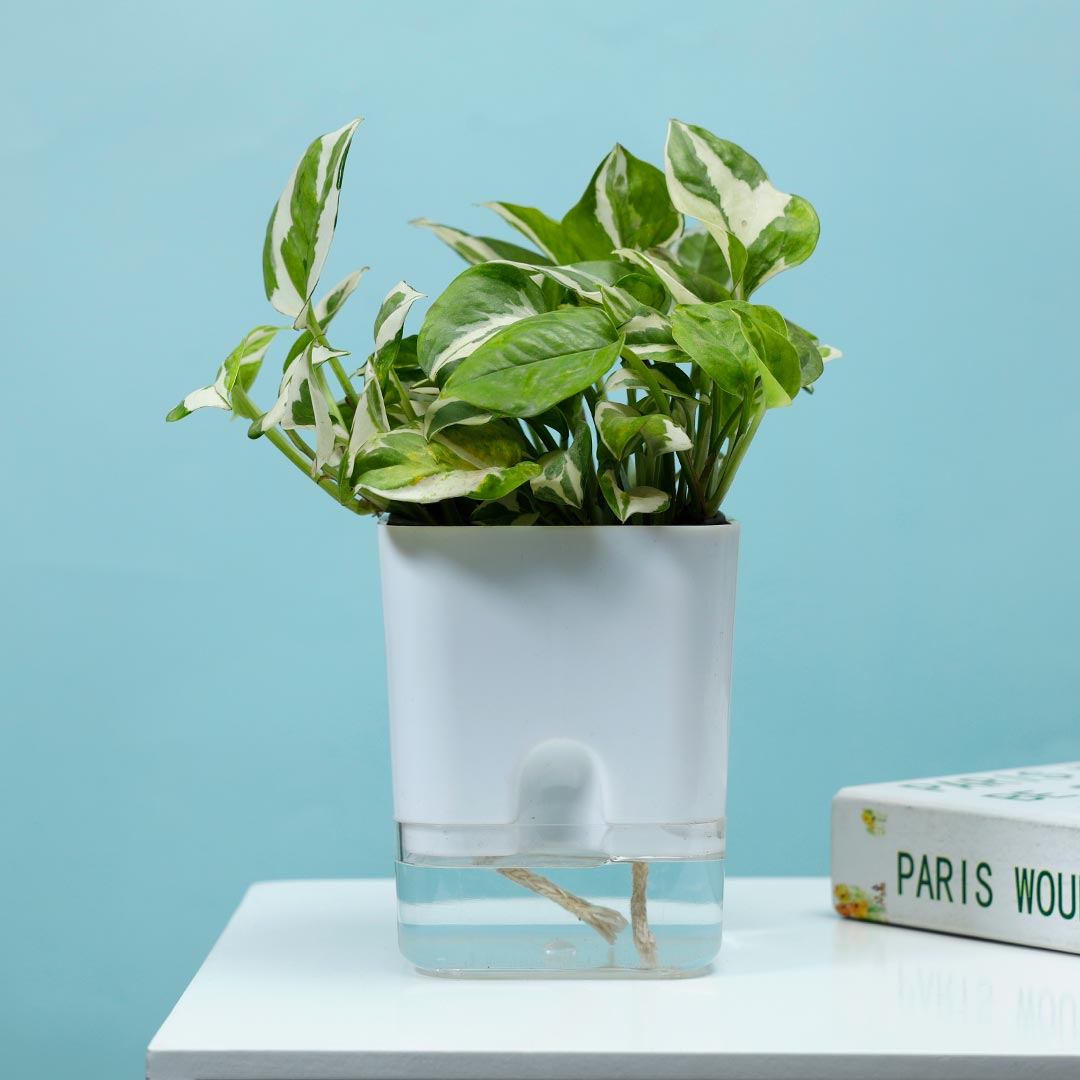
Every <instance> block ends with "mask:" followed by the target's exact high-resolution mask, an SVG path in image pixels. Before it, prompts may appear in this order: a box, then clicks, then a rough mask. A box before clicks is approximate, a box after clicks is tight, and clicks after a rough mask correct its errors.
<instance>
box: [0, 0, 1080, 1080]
mask: <svg viewBox="0 0 1080 1080" xmlns="http://www.w3.org/2000/svg"><path fill="white" fill-rule="evenodd" d="M1078 11H1080V9H1078V8H1077V6H1076V5H1073V4H1068V3H1060V4H1053V3H1028V4H1024V5H1020V4H1000V3H988V2H982V3H959V2H954V3H947V4H941V3H925V4H916V3H893V4H889V5H885V4H864V3H854V2H853V3H833V2H830V3H817V4H805V3H790V4H781V3H769V2H764V0H758V2H757V3H754V4H750V5H735V4H727V3H725V4H709V5H704V4H687V5H682V6H681V7H680V6H679V5H674V4H669V5H657V4H655V3H641V2H631V0H620V2H618V3H610V2H607V3H603V2H599V3H580V2H574V3H565V2H561V0H550V2H548V3H545V4H541V5H518V4H505V3H481V2H476V3H464V2H459V3H456V4H439V3H430V2H429V3H424V2H417V0H413V2H412V3H409V4H400V5H399V4H390V3H381V4H373V3H356V2H349V3H345V2H339V3H320V4H313V5H308V6H302V5H301V6H297V5H291V6H288V7H286V6H285V5H281V4H269V3H262V4H254V3H248V4H245V3H230V2H226V3H220V2H219V3H213V4H209V3H205V2H202V0H189V2H187V3H185V4H182V5H163V4H162V5H155V4H130V5H127V4H118V3H109V2H107V3H94V4H40V5H22V6H20V7H19V8H18V9H17V10H12V11H11V12H9V13H8V15H7V17H6V20H5V38H6V43H7V49H6V50H5V60H4V64H3V67H2V70H0V90H2V93H0V117H2V119H3V124H2V128H0V130H2V132H3V135H2V138H0V155H2V158H3V179H2V181H0V187H2V191H3V196H4V198H3V213H2V214H0V238H2V240H0V250H2V252H3V259H2V262H0V275H2V279H3V286H4V287H3V296H4V308H5V320H4V323H5V325H4V331H3V349H2V351H3V384H2V385H3V403H4V423H3V429H4V436H3V448H4V450H3V454H2V455H0V470H2V473H0V476H2V480H0V483H2V490H3V506H4V507H5V514H4V527H3V530H2V532H0V554H2V558H3V580H4V584H3V592H2V595H3V601H2V610H3V619H2V629H0V633H2V635H3V642H2V644H3V648H2V651H0V715H2V725H3V726H2V731H3V735H2V739H3V742H2V746H0V804H2V805H0V810H2V814H0V845H2V846H0V851H2V857H3V862H2V870H0V909H2V910H0V916H2V918H0V928H2V929H0V934H2V956H0V998H2V999H3V1000H2V1001H0V1074H2V1075H3V1076H5V1077H12V1078H20V1080H21V1078H37V1077H43V1078H54V1077H55V1078H58V1080H59V1078H64V1080H67V1078H70V1077H76V1076H77V1077H79V1078H80V1080H125V1078H127V1080H136V1078H138V1077H140V1076H141V1075H142V1069H143V1063H142V1053H143V1049H144V1047H145V1044H146V1042H147V1041H148V1040H149V1038H150V1036H151V1035H152V1034H153V1032H154V1030H155V1029H156V1027H157V1025H158V1024H159V1023H160V1021H161V1020H162V1019H163V1018H164V1016H165V1015H166V1013H167V1011H168V1009H169V1008H170V1006H171V1005H172V1003H173V1001H174V999H175V998H176V997H177V995H178V994H179V993H180V991H181V990H182V989H183V987H184V985H185V984H186V982H187V980H188V979H189V978H190V976H191V975H192V974H193V972H194V970H195V968H196V966H197V965H198V963H199V962H200V960H201V958H202V957H203V955H204V953H205V951H206V950H207V948H208V947H209V946H210V944H211V943H212V942H213V940H214V937H215V935H216V934H217V932H218V931H219V929H220V928H221V926H222V925H223V923H224V921H225V920H226V918H227V917H228V915H229V913H230V912H231V910H232V909H233V907H234V905H235V904H236V903H237V901H238V900H239V899H240V897H241V895H242V893H243V891H244V889H245V887H246V886H247V885H248V883H249V882H251V881H253V880H256V879H260V878H281V877H339V876H358V875H385V874H388V873H390V871H391V857H392V835H391V827H390V816H391V809H390V787H389V778H388V751H387V724H386V693H385V683H384V672H383V656H382V643H381V625H380V606H379V586H378V570H377V566H376V557H375V527H374V526H373V525H372V524H371V523H370V522H365V521H362V520H360V519H357V518H353V517H352V516H351V515H348V514H346V513H345V512H344V511H343V510H341V509H340V508H338V507H336V506H335V505H334V504H333V503H332V502H331V501H330V500H329V499H328V498H326V497H325V496H324V495H323V494H321V493H320V492H318V491H317V490H316V489H315V487H314V486H313V485H309V484H307V483H305V482H304V481H303V479H302V478H301V477H299V476H298V474H296V473H295V472H294V471H293V470H292V469H291V468H289V467H288V466H287V465H286V464H285V463H284V462H283V461H281V460H278V458H277V455H276V454H275V453H274V451H273V450H272V449H271V448H270V447H269V446H268V445H266V444H263V443H252V442H249V441H248V440H247V439H246V438H245V437H244V427H243V425H241V424H239V423H230V422H229V420H228V418H227V417H226V416H225V415H224V414H221V413H211V412H206V413H202V414H200V415H197V416H195V417H193V418H192V419H189V420H187V421H185V423H184V424H183V425H170V426H168V427H167V426H166V425H165V424H164V422H163V418H164V414H165V412H166V410H167V409H168V408H170V407H171V406H172V405H173V404H175V403H176V401H177V400H178V399H179V398H180V397H181V396H182V395H183V394H184V393H185V392H187V391H188V390H190V389H192V388H194V387H195V386H198V385H202V384H203V383H204V382H206V381H208V380H209V379H210V378H212V376H213V373H214V371H215V369H216V366H217V364H218V362H219V361H220V359H221V358H222V357H223V356H224V354H225V353H226V352H227V351H228V349H229V348H231V347H232V345H233V344H234V343H235V342H236V341H237V340H239V338H240V336H241V335H242V334H243V333H244V332H245V331H246V330H247V329H248V328H249V327H250V326H252V325H255V324H256V323H259V322H263V321H266V319H267V318H268V317H269V315H270V309H269V308H268V306H267V305H266V303H265V301H264V299H263V295H262V287H261V278H260V251H261V244H262V233H263V228H264V225H265V222H266V218H267V216H268V214H269V211H270V209H271V206H272V205H273V203H274V201H275V200H276V198H277V195H278V193H279V191H280V188H281V187H282V185H283V184H284V181H285V179H286V177H287V176H288V174H289V171H290V170H291V168H292V167H293V164H294V163H295V161H296V159H297V157H298V156H299V154H300V152H301V151H302V150H303V149H304V147H305V146H306V145H307V143H308V141H309V140H310V139H311V138H312V137H314V136H315V135H317V134H319V133H321V132H323V131H328V130H330V129H332V128H335V127H338V126H339V125H341V124H342V123H344V122H345V121H347V120H348V119H349V118H350V117H352V116H353V115H363V116H365V117H367V120H366V122H365V123H364V125H363V126H362V128H361V130H360V131H359V133H358V135H357V139H356V143H355V145H354V148H353V152H352V156H351V157H350V160H349V170H348V177H347V184H346V190H345V192H344V195H343V198H342V205H341V220H340V229H339V233H338V239H337V243H336V245H335V249H334V252H333V254H332V256H331V261H330V264H329V266H328V268H327V278H328V280H337V278H338V277H339V276H341V275H343V274H344V273H345V272H347V271H348V270H351V269H353V268H354V267H356V266H359V265H363V264H370V265H371V266H372V268H373V269H372V271H371V273H370V274H369V275H368V278H367V279H366V280H365V281H364V282H363V283H362V285H361V288H360V290H359V293H358V294H357V296H356V297H354V299H353V301H351V310H347V311H346V312H345V313H344V314H343V315H342V316H341V318H340V321H339V324H338V332H337V334H336V335H335V337H336V339H337V340H341V341H343V342H345V343H346V344H347V345H348V344H351V345H353V347H354V348H355V349H356V351H358V352H361V351H363V350H364V349H366V347H367V343H368V341H369V334H370V325H371V320H372V318H373V316H374V312H375V310H376V306H377V301H378V298H379V297H381V296H382V294H383V293H384V292H385V291H386V290H387V289H388V288H389V287H390V286H391V285H392V284H393V283H394V282H396V281H397V280H398V279H399V278H401V277H406V278H407V279H408V280H409V281H410V282H411V283H412V284H413V285H414V286H416V287H417V288H419V289H421V290H422V291H424V292H428V293H435V292H437V291H438V290H440V289H441V288H442V287H443V286H444V285H445V284H446V282H447V281H448V280H449V279H450V277H451V276H452V275H453V274H454V273H456V272H457V270H458V269H459V264H458V263H457V261H456V259H455V257H454V256H453V255H452V254H450V253H449V252H448V251H447V250H445V249H443V248H442V247H441V245H440V244H439V243H438V241H436V240H435V239H434V237H432V236H430V235H428V234H425V233H422V232H420V231H418V230H416V229H411V228H410V227H409V226H408V225H407V224H406V223H407V221H408V220H409V219H410V218H414V217H417V216H420V215H428V216H430V217H433V218H435V219H437V220H443V221H448V222H452V223H455V224H457V225H460V226H462V227H465V228H471V229H474V230H478V229H481V228H484V227H485V226H486V225H487V224H488V221H487V212H486V211H484V210H482V209H480V208H477V207H475V206H474V204H475V203H477V202H480V201H481V200H484V199H496V198H501V199H509V200H511V201H516V202H523V203H529V204H534V205H538V206H541V207H543V208H546V209H547V210H549V211H558V212H561V211H562V210H563V209H565V208H566V207H568V206H569V205H570V204H571V203H572V202H573V201H575V200H576V198H577V196H578V194H579V193H580V191H581V189H582V188H583V187H584V184H585V182H586V181H587V179H588V177H589V175H590V174H591V172H592V170H593V168H594V166H595V165H596V164H597V162H598V161H599V160H600V158H601V157H602V156H603V154H604V153H606V151H607V150H608V149H609V148H610V146H611V144H612V143H614V142H615V141H616V140H618V141H620V142H622V143H624V144H625V145H627V146H628V147H629V148H630V149H631V150H632V151H633V152H634V153H635V154H637V155H639V156H642V157H647V158H650V159H652V160H654V161H659V160H660V157H661V152H662V146H663V138H664V128H665V124H666V122H667V120H668V118H669V117H671V116H676V117H679V118H682V119H685V120H688V121H692V122H695V123H698V124H702V125H704V126H706V127H708V128H710V129H712V130H714V131H716V132H717V133H719V134H721V135H723V136H726V137H728V138H731V139H733V140H735V141H737V142H738V143H740V144H742V145H744V146H745V147H746V148H747V149H749V150H750V151H751V152H752V153H753V154H755V155H756V156H758V157H759V158H760V159H761V161H762V162H763V163H764V164H765V166H766V168H767V169H768V170H769V172H770V174H771V175H772V177H773V178H774V180H775V181H776V182H777V184H778V185H779V186H780V187H782V188H784V189H785V190H794V191H797V192H799V193H801V194H804V195H806V196H807V197H809V198H810V199H811V200H812V201H813V202H814V204H815V205H816V207H817V209H818V211H819V212H820V215H821V219H822V222H823V228H822V235H821V243H820V246H819V248H818V251H817V254H816V255H815V256H814V258H813V259H812V260H811V261H810V262H809V263H808V264H807V265H806V266H804V267H803V268H801V269H798V270H797V271H794V272H791V273H788V274H784V275H782V276H781V277H780V278H778V279H776V280H775V281H773V282H772V283H770V284H769V285H768V286H767V287H766V289H765V290H764V291H763V292H762V294H761V296H762V299H765V298H766V296H767V297H768V299H769V301H770V302H774V303H776V304H777V305H778V306H780V307H781V308H783V309H784V310H785V311H787V312H789V313H790V314H791V315H792V316H793V317H795V318H797V319H798V320H799V321H801V322H804V323H806V324H808V325H811V326H813V327H815V328H817V329H818V330H819V332H820V333H822V334H823V335H824V336H825V337H826V338H827V340H829V341H831V342H835V343H836V344H838V345H840V346H842V347H843V349H844V350H845V352H846V356H845V358H844V359H843V360H841V361H838V362H837V363H836V364H835V365H833V366H831V367H830V369H829V371H828V373H827V376H828V377H827V378H825V379H824V380H823V381H822V383H821V384H820V388H819V392H818V393H817V394H815V396H814V397H813V398H812V399H804V400H802V401H800V402H799V404H798V407H797V408H795V409H792V410H788V411H783V412H777V413H772V414H770V416H769V418H768V422H767V423H766V425H765V427H764V428H763V429H762V432H761V434H760V435H759V437H758V440H757V442H756V443H755V446H754V448H753V452H752V453H751V454H750V456H749V458H748V459H747V461H746V464H745V466H744V468H743V470H742V473H741V475H740V477H739V480H738V482H737V484H736V485H735V488H734V490H733V492H732V494H731V498H730V500H729V504H728V507H729V509H730V510H731V511H732V512H733V513H734V514H735V515H736V516H738V517H739V518H740V519H741V520H742V521H743V522H744V530H745V531H744V534H743V559H742V570H741V580H740V588H739V620H738V633H737V645H736V654H737V655H736V685H735V700H734V718H733V736H732V757H731V787H730V792H731V797H730V863H729V865H730V870H731V872H733V873H735V874H821V873H824V872H826V869H827V860H828V809H829V798H830V796H831V795H832V793H833V791H834V790H835V789H836V788H838V787H840V786H841V785H843V784H847V783H854V782H860V781H872V780H880V779H886V778H898V777H904V776H909V775H927V774H935V773H942V772H948V771H957V770H975V769H981V768H991V767H998V766H1013V765H1022V764H1031V763H1036V762H1050V761H1062V760H1069V759H1077V758H1080V727H1078V714H1077V706H1076V698H1077V694H1078V692H1080V671H1078V663H1077V644H1078V616H1077V600H1078V597H1080V590H1078V585H1080V569H1078V567H1080V559H1078V555H1077V553H1078V550H1080V547H1078V538H1080V510H1078V504H1077V493H1078V485H1077V463H1078V451H1080V426H1078V423H1077V421H1078V419H1080V416H1078V409H1077V403H1076V393H1075V391H1074V389H1073V387H1072V380H1073V378H1074V376H1075V375H1076V373H1077V371H1078V370H1080V366H1078V364H1080V359H1078V356H1077V346H1076V318H1075V314H1076V305H1077V294H1078V285H1080V280H1078V277H1080V275H1078V274H1077V269H1076V267H1077V252H1078V250H1080V229H1078V226H1077V197H1076V182H1077V176H1078V170H1080V153H1078V132H1080V89H1078V81H1077V67H1076V60H1075V53H1076V49H1077V45H1078V42H1080V17H1078ZM500 235H501V234H500ZM264 394H265V391H264ZM702 602H703V603H707V602H708V597H707V595H703V596H702ZM328 620H329V621H331V622H332V625H333V627H334V630H333V633H332V634H331V635H329V636H327V635H323V634H321V633H317V632H316V628H317V627H321V626H325V625H326V624H327V622H328ZM595 647H596V648H597V655H598V661H600V660H603V661H604V670H605V677H619V673H618V671H617V670H616V671H615V673H614V675H613V676H612V668H611V665H610V663H608V662H607V659H606V654H605V651H604V650H605V643H602V642H597V643H595ZM632 655H633V656H634V667H633V668H632V669H628V670H627V671H626V672H625V677H627V678H631V677H640V676H641V667H640V664H641V662H642V659H643V658H644V657H647V655H648V642H647V641H643V642H642V643H641V645H640V647H639V648H637V649H635V650H634V651H633V654H632ZM478 659H481V660H482V657H478ZM481 667H482V665H481ZM508 722H512V718H508Z"/></svg>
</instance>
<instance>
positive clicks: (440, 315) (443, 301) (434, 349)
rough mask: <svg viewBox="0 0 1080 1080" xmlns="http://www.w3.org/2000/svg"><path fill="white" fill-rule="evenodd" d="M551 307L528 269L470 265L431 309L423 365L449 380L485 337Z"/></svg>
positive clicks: (420, 346) (420, 347) (422, 343)
mask: <svg viewBox="0 0 1080 1080" xmlns="http://www.w3.org/2000/svg"><path fill="white" fill-rule="evenodd" d="M546 307H547V305H546V302H545V300H544V295H543V293H542V292H541V291H540V288H539V287H538V286H537V285H536V283H535V282H534V281H533V280H532V278H531V277H530V275H529V273H528V272H527V271H526V270H523V269H521V268H519V267H517V266H512V265H509V264H507V263H501V262H500V263H484V264H482V265H480V266H473V267H470V268H469V269H468V270H465V271H463V272H462V273H461V274H459V275H458V276H457V277H456V278H454V280H453V281H451V282H450V284H449V285H448V286H447V287H446V290H445V291H444V292H443V294H442V295H441V296H440V297H439V298H438V299H437V300H436V301H435V302H434V303H433V304H432V305H431V307H430V308H429V309H428V312H427V315H426V317H425V318H424V325H423V326H422V327H421V328H420V336H419V338H418V340H417V357H418V359H419V363H420V366H421V367H422V368H423V369H424V372H425V373H426V374H427V376H428V378H430V379H434V380H435V381H436V382H439V383H440V384H442V383H445V381H446V379H447V377H448V376H449V375H450V373H451V372H452V371H453V370H454V368H455V366H456V365H458V364H459V363H461V361H462V360H464V359H465V358H466V357H467V356H469V355H470V354H471V353H472V352H473V351H474V350H475V349H477V348H478V347H479V346H480V345H482V344H483V343H484V342H485V341H487V340H488V339H489V338H491V337H494V335H495V334H497V333H498V332H499V331H500V330H503V329H505V328H506V327H508V326H512V325H513V324H514V323H516V322H518V321H520V320H521V319H524V318H527V317H529V316H531V315H537V314H539V313H540V312H542V311H545V310H546Z"/></svg>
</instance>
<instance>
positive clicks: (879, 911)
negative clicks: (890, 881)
mask: <svg viewBox="0 0 1080 1080" xmlns="http://www.w3.org/2000/svg"><path fill="white" fill-rule="evenodd" d="M833 907H835V908H836V911H837V914H839V915H843V916H844V918H846V919H869V920H871V921H884V919H885V882H884V881H881V882H879V883H878V884H877V885H874V886H872V887H871V891H870V893H869V894H868V893H867V892H866V891H865V890H864V889H861V888H859V886H858V885H837V886H836V888H835V889H833Z"/></svg>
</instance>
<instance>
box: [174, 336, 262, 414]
mask: <svg viewBox="0 0 1080 1080" xmlns="http://www.w3.org/2000/svg"><path fill="white" fill-rule="evenodd" d="M281 329H282V328H281V327H280V326H257V327H255V329H254V330H252V331H251V332H250V333H249V334H248V335H247V336H246V337H245V338H244V340H243V341H241V342H240V344H239V345H237V346H236V348H235V349H233V351H232V352H231V353H229V355H228V356H227V357H225V360H224V361H223V363H222V365H221V367H219V368H218V373H217V377H216V378H215V379H214V381H213V383H211V385H210V386H203V387H201V388H200V389H198V390H193V391H192V392H191V393H190V394H188V396H187V397H186V398H184V400H183V401H181V402H180V404H179V405H177V406H176V408H174V409H172V410H171V411H170V412H169V414H168V415H167V416H166V417H165V419H166V420H168V421H170V422H171V421H173V420H183V418H184V417H185V416H190V415H191V414H192V413H193V412H195V411H196V410H197V409H203V408H207V407H209V408H211V409H231V408H232V392H233V387H235V386H236V384H237V383H239V384H240V386H241V388H242V389H244V390H248V389H250V387H251V384H252V383H253V382H254V381H255V376H256V375H258V373H259V368H260V367H261V366H262V362H263V358H264V357H265V356H266V350H267V349H269V348H270V343H271V342H272V341H273V340H274V338H275V336H276V335H277V333H278V331H280V330H281Z"/></svg>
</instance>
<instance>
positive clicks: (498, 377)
mask: <svg viewBox="0 0 1080 1080" xmlns="http://www.w3.org/2000/svg"><path fill="white" fill-rule="evenodd" d="M477 269H480V268H477ZM622 347H623V340H622V338H621V337H619V336H618V335H617V334H616V331H615V328H614V326H612V324H611V320H610V319H609V318H608V317H607V315H606V314H605V313H604V312H603V311H602V310H600V309H599V308H589V307H576V308H562V309H560V310H559V311H551V312H546V313H544V314H540V315H532V316H530V317H529V318H526V319H522V320H521V321H519V322H517V323H515V324H514V325H513V326H508V327H506V328H505V329H503V330H501V331H500V332H499V333H498V334H496V335H495V336H494V337H492V338H491V339H490V340H489V341H487V342H485V343H484V344H483V345H481V346H480V347H479V348H478V349H476V350H475V352H473V353H472V355H471V356H469V357H468V358H467V359H465V360H463V361H462V362H461V364H460V365H459V366H458V367H457V369H456V370H455V371H454V372H453V374H452V375H451V376H450V378H449V379H448V380H447V383H446V389H447V391H448V392H450V393H451V394H453V395H456V396H457V397H459V398H462V399H463V400H464V401H468V402H470V403H471V404H473V405H477V406H479V407H480V408H484V409H488V410H489V411H491V412H493V413H501V414H503V415H505V416H518V417H529V416H537V415H539V414H540V413H543V412H545V411H547V410H548V409H550V408H552V406H554V405H558V404H559V402H561V401H565V400H566V399H567V398H569V397H572V396H573V395H575V394H580V393H581V392H582V391H583V390H585V389H586V388H587V387H589V386H591V385H592V384H593V383H594V382H596V381H597V380H598V379H601V378H602V377H603V376H604V375H605V374H606V373H607V372H608V370H609V369H610V368H611V367H612V366H613V365H614V364H615V362H616V361H617V360H618V358H619V354H620V353H621V351H622Z"/></svg>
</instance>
